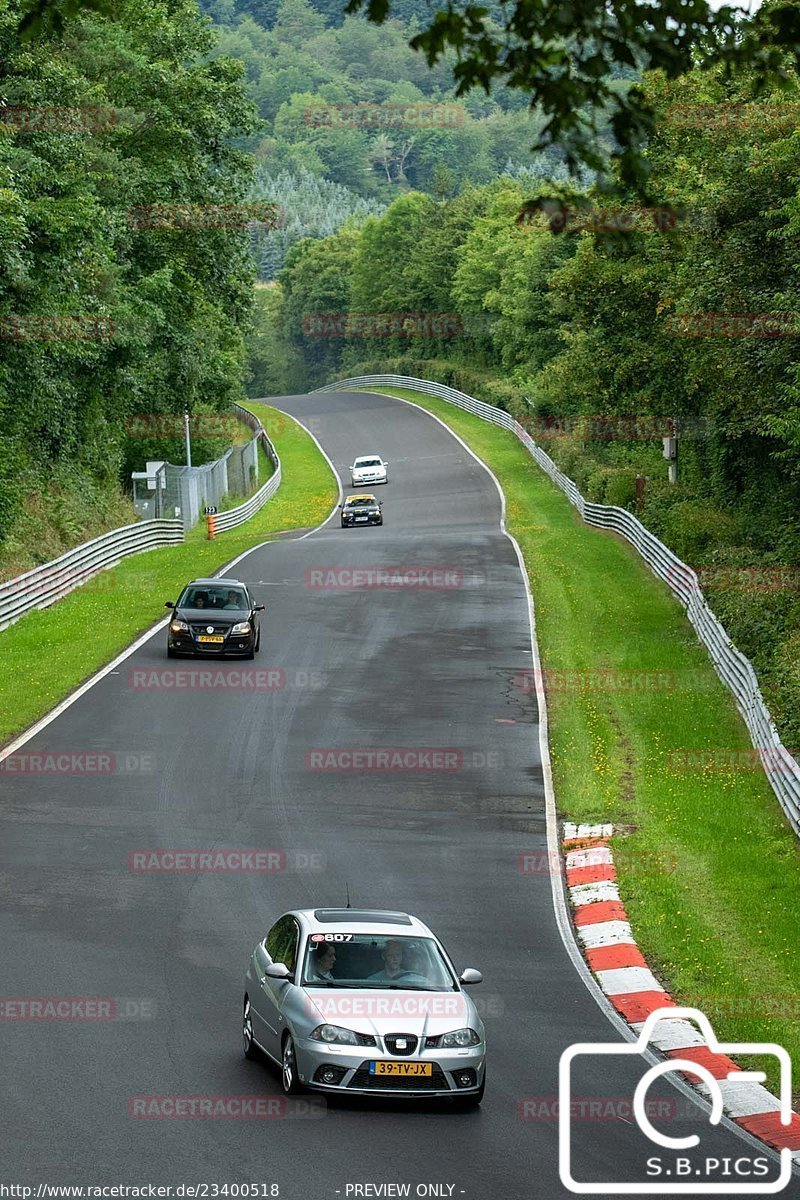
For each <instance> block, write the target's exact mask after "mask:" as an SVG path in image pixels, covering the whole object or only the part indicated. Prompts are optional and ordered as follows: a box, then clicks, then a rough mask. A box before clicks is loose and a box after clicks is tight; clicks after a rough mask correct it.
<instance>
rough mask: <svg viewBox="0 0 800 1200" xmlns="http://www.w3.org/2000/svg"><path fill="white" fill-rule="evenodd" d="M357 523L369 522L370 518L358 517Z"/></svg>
mask: <svg viewBox="0 0 800 1200" xmlns="http://www.w3.org/2000/svg"><path fill="white" fill-rule="evenodd" d="M356 520H357V521H368V520H369V517H356Z"/></svg>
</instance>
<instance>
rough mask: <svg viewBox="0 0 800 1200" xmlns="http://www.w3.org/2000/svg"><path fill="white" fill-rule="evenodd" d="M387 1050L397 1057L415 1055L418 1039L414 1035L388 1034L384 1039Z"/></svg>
mask: <svg viewBox="0 0 800 1200" xmlns="http://www.w3.org/2000/svg"><path fill="white" fill-rule="evenodd" d="M383 1040H384V1042H385V1044H386V1049H387V1050H388V1051H389V1053H390V1054H394V1055H396V1056H397V1057H400V1056H402V1055H407V1054H413V1053H414V1051H415V1050H416V1048H417V1039H416V1037H415V1035H414V1034H413V1033H387V1034H384V1038H383Z"/></svg>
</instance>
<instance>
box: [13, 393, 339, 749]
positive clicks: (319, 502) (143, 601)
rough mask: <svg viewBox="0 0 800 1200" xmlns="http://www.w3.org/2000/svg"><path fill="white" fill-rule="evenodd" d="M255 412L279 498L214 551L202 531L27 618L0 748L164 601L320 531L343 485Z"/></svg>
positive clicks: (306, 443)
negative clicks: (280, 538) (266, 435)
mask: <svg viewBox="0 0 800 1200" xmlns="http://www.w3.org/2000/svg"><path fill="white" fill-rule="evenodd" d="M248 407H249V408H251V409H252V411H253V412H255V413H256V414H257V415H258V416H259V417H260V418H261V420H262V421H263V422H264V424H265V425H266V424H267V420H268V419H269V428H270V436H271V437H272V440H273V441H274V443H275V446H276V449H277V451H278V454H279V455H280V459H281V464H282V467H283V478H282V482H281V486H280V487H279V488H278V491H277V493H276V494H275V496H274V497H273V498H272V499H271V500H268V501H267V503H266V504H265V505H264V507H263V508H262V509H261V511H260V512H258V513H256V515H255V516H254V517H252V518H251V519H250V520H249V521H246V522H245V524H244V525H241V526H239V528H238V529H232V530H231V531H230V532H229V533H221V534H219V535H218V536H217V537H216V539H215V540H214V541H208V539H207V538H206V534H205V524H204V523H202V522H201V524H200V525H198V526H196V527H195V528H194V529H192V530H190V531H189V534H188V536H187V538H186V541H185V542H184V544H183V545H181V546H170V547H167V548H165V549H163V550H149V551H147V552H146V553H144V554H136V555H134V556H133V557H132V558H128V559H124V560H123V561H122V562H121V563H119V565H118V566H116V567H114V568H113V569H112V570H110V571H105V572H103V573H102V574H101V575H98V576H95V578H94V579H93V580H90V581H89V583H88V584H86V585H85V586H84V587H82V588H78V589H77V590H76V591H74V592H72V593H70V595H69V596H66V597H65V598H64V599H63V600H60V601H59V602H58V603H57V604H54V605H53V606H52V607H51V608H48V609H45V610H44V611H42V612H33V613H29V614H28V615H27V616H25V617H23V618H22V619H21V620H20V621H17V623H16V624H15V625H11V626H10V627H9V628H8V629H6V630H4V631H3V632H1V633H0V651H1V652H2V662H3V671H2V673H0V744H3V743H5V742H7V741H8V740H9V739H10V738H11V737H12V736H13V735H14V734H16V733H19V732H20V731H21V730H23V729H26V728H27V727H28V726H29V725H31V724H32V723H33V722H34V721H36V720H37V719H38V718H39V717H41V716H43V715H44V713H46V712H48V711H49V710H50V709H51V708H52V707H53V705H54V704H57V703H58V702H59V700H62V699H63V698H64V697H65V696H66V695H68V694H69V693H70V692H71V691H72V690H73V689H74V688H76V687H78V686H79V684H81V683H82V682H83V681H84V680H85V679H88V678H89V676H90V675H92V674H94V672H95V671H96V670H97V669H98V668H99V667H101V666H103V664H104V663H107V662H109V661H110V660H111V659H112V658H113V657H114V656H115V655H116V654H119V652H120V651H121V650H124V648H125V647H126V646H128V645H129V644H130V643H131V642H132V641H133V640H134V638H136V636H137V635H138V634H140V633H142V632H144V631H145V630H146V629H149V628H150V627H151V626H152V625H153V623H154V622H155V621H157V620H158V619H159V618H160V617H163V616H164V601H165V600H174V599H176V598H177V594H178V591H179V590H180V588H181V587H182V586H183V584H184V583H186V581H187V580H188V579H192V578H194V577H196V576H202V575H210V574H213V573H214V572H215V571H217V570H218V569H219V568H220V567H222V566H224V565H225V563H227V562H230V560H231V559H232V558H235V557H236V556H237V555H238V554H241V553H242V551H243V550H247V549H248V548H249V547H251V546H255V545H257V544H258V543H259V542H263V541H267V540H269V538H270V537H271V536H272V535H274V534H277V533H279V532H283V531H287V530H291V529H297V528H305V527H306V526H314V525H317V524H319V522H320V521H323V520H324V519H325V517H326V516H327V515H328V513H329V512H330V511H331V508H332V507H333V503H334V500H335V498H336V483H335V480H334V478H333V475H332V473H331V470H330V468H329V466H328V464H327V463H326V462H325V459H324V458H323V456H322V455H321V454H320V452H319V450H318V449H317V447H316V446H315V445H314V442H313V441H312V440H311V438H310V437H309V436H308V434H307V433H305V431H304V430H302V429H301V428H300V426H299V425H297V424H296V423H295V422H294V421H292V420H289V419H288V418H286V417H284V416H283V415H282V414H280V413H277V412H276V410H275V409H272V408H270V407H269V406H268V405H266V404H256V403H252V402H251V403H249V404H248ZM260 478H261V479H262V481H263V480H264V478H265V476H264V475H261V476H260Z"/></svg>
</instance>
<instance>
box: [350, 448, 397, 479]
mask: <svg viewBox="0 0 800 1200" xmlns="http://www.w3.org/2000/svg"><path fill="white" fill-rule="evenodd" d="M388 467H389V464H388V463H387V462H384V461H383V459H382V458H381V456H380V455H379V454H362V455H361V457H360V458H357V459H356V460H355V462H354V463H353V465H352V467H351V468H350V474H351V476H352V479H353V487H361V486H362V485H363V484H366V483H388V482H389V471H388Z"/></svg>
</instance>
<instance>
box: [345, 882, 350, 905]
mask: <svg viewBox="0 0 800 1200" xmlns="http://www.w3.org/2000/svg"><path fill="white" fill-rule="evenodd" d="M344 890H345V891H346V892H347V904H345V908H350V884H349V883H346V884H345V885H344Z"/></svg>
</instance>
